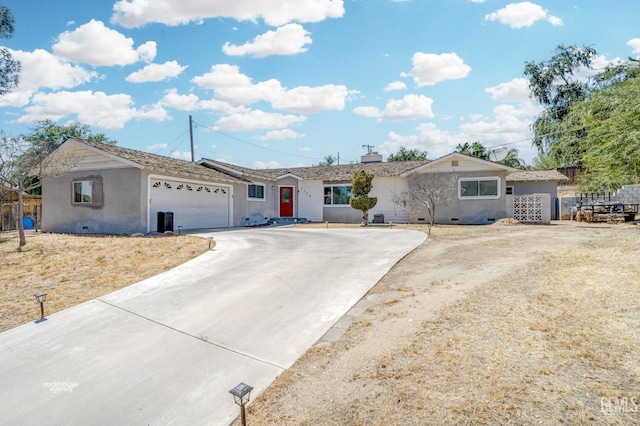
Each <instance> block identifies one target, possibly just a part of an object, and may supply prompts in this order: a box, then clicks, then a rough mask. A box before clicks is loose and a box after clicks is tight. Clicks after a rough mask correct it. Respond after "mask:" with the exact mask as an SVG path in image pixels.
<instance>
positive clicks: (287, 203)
mask: <svg viewBox="0 0 640 426" xmlns="http://www.w3.org/2000/svg"><path fill="white" fill-rule="evenodd" d="M280 217H293V186H281V187H280Z"/></svg>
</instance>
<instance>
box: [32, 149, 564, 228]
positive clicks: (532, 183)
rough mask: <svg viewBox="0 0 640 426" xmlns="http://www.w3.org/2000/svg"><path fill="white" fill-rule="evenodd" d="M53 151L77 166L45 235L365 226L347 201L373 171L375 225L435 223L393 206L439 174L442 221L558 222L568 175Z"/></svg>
mask: <svg viewBox="0 0 640 426" xmlns="http://www.w3.org/2000/svg"><path fill="white" fill-rule="evenodd" d="M51 155H52V156H60V157H61V158H63V157H64V158H67V160H66V163H68V164H70V166H68V167H67V169H66V171H65V173H61V174H58V175H56V176H51V177H49V178H46V179H44V180H43V190H42V194H43V196H42V200H43V201H42V203H43V211H42V229H43V231H50V232H70V233H134V232H141V233H147V232H155V231H161V230H162V229H164V227H163V225H167V223H166V220H167V218H168V217H169V215H167V212H170V213H171V222H172V223H171V225H172V227H173V228H174V231H175V230H177V229H178V227H182V229H194V228H223V227H232V226H243V225H252V224H259V223H264V221H265V219H267V218H274V217H280V218H305V219H307V220H309V221H314V222H325V221H327V222H347V223H349V222H350V223H358V222H359V221H360V220H361V212H360V211H357V210H354V209H352V208H351V207H350V205H349V198H350V196H351V179H352V177H353V175H354V174H355V173H356V172H358V171H360V170H365V171H367V172H368V173H372V174H373V175H374V180H373V189H372V191H371V193H370V196H372V197H377V198H378V203H377V205H376V206H375V208H374V209H372V210H371V211H370V212H369V218H370V220H372V219H373V218H374V217H378V218H384V221H385V222H394V223H408V222H412V223H422V222H424V221H428V218H427V216H426V213H424V212H412V213H411V214H410V213H409V212H408V211H407V210H406V209H405V208H403V207H402V206H399V205H397V204H395V203H394V201H393V200H394V195H396V194H401V193H403V192H406V191H410V189H411V188H410V186H411V185H410V181H411V178H415V177H420V176H426V175H428V174H432V173H441V174H452V175H455V177H456V182H457V187H456V188H455V190H454V192H455V193H454V194H452V201H451V202H450V203H449V204H448V205H447V206H446V207H441V208H439V209H438V211H437V214H436V223H459V224H484V223H491V222H493V221H495V220H498V219H501V218H506V217H516V216H517V215H521V216H522V213H523V212H524V213H526V214H529V216H526V217H525V216H522V218H523V219H525V220H528V221H536V222H548V220H549V219H551V218H555V201H554V200H555V198H556V189H555V188H556V186H557V182H558V181H559V180H563V179H566V177H564V176H563V175H561V174H560V173H558V172H555V171H548V172H539V171H521V170H517V169H514V168H511V167H507V166H503V165H501V164H498V163H494V162H491V161H485V160H481V159H478V158H474V157H469V156H467V155H463V154H459V153H453V154H449V155H447V156H444V157H441V158H439V159H437V160H433V161H429V160H422V161H404V162H389V163H385V162H382V156H381V155H379V154H376V153H373V154H369V155H365V156H363V157H362V161H361V163H357V164H347V165H336V166H313V167H295V168H282V169H265V170H255V169H250V168H246V167H241V166H236V165H233V164H228V163H224V162H220V161H215V160H210V159H202V160H200V161H198V162H197V163H194V162H189V161H185V160H178V159H173V158H169V157H165V156H161V155H156V154H150V153H146V152H142V151H137V150H133V149H129V148H123V147H118V146H115V145H105V144H100V143H96V142H91V141H86V140H81V139H76V138H69V139H67V140H66V141H65V142H64V143H63V144H62V145H61V146H60V147H59V148H58V149H57V150H56V151H55V152H54V153H53V154H51ZM68 158H72V159H73V161H71V162H69V161H68ZM536 194H537V195H536ZM522 197H525V198H522ZM526 197H529V198H526ZM531 197H533V198H531ZM523 203H524V204H523ZM532 206H533V207H532ZM541 211H542V213H540V212H541ZM531 212H534V214H533V215H531V214H530V213H531ZM527 218H529V219H527Z"/></svg>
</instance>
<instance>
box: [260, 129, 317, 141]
mask: <svg viewBox="0 0 640 426" xmlns="http://www.w3.org/2000/svg"><path fill="white" fill-rule="evenodd" d="M305 136H307V135H305V134H304V133H298V132H294V131H293V130H291V129H282V130H272V131H270V132H267V134H266V135H264V136H260V137H258V139H260V140H262V141H268V140H285V139H301V138H304V137H305Z"/></svg>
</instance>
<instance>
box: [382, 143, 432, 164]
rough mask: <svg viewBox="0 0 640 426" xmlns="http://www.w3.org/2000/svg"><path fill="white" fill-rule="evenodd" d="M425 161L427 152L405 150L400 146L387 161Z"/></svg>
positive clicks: (415, 149)
mask: <svg viewBox="0 0 640 426" xmlns="http://www.w3.org/2000/svg"><path fill="white" fill-rule="evenodd" d="M426 159H427V151H420V150H419V149H417V148H414V149H407V148H405V147H404V146H401V147H400V150H399V151H398V152H397V153H395V154H391V155H389V158H387V161H413V160H426Z"/></svg>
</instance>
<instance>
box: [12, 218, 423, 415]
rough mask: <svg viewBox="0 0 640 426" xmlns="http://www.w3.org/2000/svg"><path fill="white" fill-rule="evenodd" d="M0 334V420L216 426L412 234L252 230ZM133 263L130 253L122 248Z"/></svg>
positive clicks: (356, 295)
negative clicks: (238, 394) (238, 395)
mask: <svg viewBox="0 0 640 426" xmlns="http://www.w3.org/2000/svg"><path fill="white" fill-rule="evenodd" d="M200 235H203V236H209V235H212V236H214V238H215V239H216V242H217V246H216V248H215V249H214V250H213V251H210V252H208V253H206V254H204V255H202V256H200V257H198V258H196V259H194V260H192V261H190V262H187V263H185V264H184V265H181V266H179V267H177V268H175V269H173V270H171V271H167V272H165V273H162V274H160V275H158V276H156V277H153V278H150V279H147V280H145V281H142V282H140V283H138V284H135V285H132V286H130V287H127V288H124V289H122V290H119V291H116V292H114V293H111V294H108V295H106V296H103V297H100V298H98V299H95V300H92V301H89V302H86V303H83V304H81V305H78V306H76V307H73V308H70V309H67V310H64V311H62V312H58V313H56V314H53V315H50V316H49V317H48V318H47V320H46V321H43V322H40V323H37V324H36V323H29V324H25V325H23V326H20V327H16V328H14V329H11V330H9V331H6V332H4V333H1V334H0V423H2V424H11V425H23V424H29V425H50V424H92V425H112V424H163V425H164V424H176V425H182V424H191V425H225V424H229V423H230V422H231V421H232V420H233V419H234V418H235V416H237V414H238V407H237V406H235V405H234V403H233V398H232V396H231V395H230V394H229V393H228V391H229V389H231V388H233V387H234V386H235V385H237V384H238V383H240V382H245V383H248V384H250V385H251V386H253V387H254V388H255V390H254V393H253V394H252V398H254V397H255V396H256V395H257V394H259V393H260V392H261V391H262V390H264V389H265V388H266V387H267V386H269V384H270V383H271V382H272V381H273V380H274V379H275V378H276V377H277V376H278V375H279V374H280V373H281V372H282V371H283V370H285V369H287V368H288V367H289V366H291V365H292V364H293V363H294V362H295V361H296V359H298V358H299V357H300V356H301V355H302V354H303V353H304V352H305V351H306V350H307V349H308V348H309V347H310V346H312V345H313V344H314V343H315V342H316V341H317V340H318V339H319V338H321V337H322V336H323V335H324V334H325V333H326V332H327V330H329V329H330V328H331V327H332V326H333V325H334V324H335V323H336V322H337V321H338V320H339V319H340V318H341V317H342V316H343V315H344V314H345V313H346V312H347V311H348V310H349V308H351V307H352V306H353V305H354V304H355V303H356V302H357V301H358V300H359V299H360V298H361V297H362V296H363V295H364V294H365V293H366V292H367V291H368V290H369V289H370V288H371V287H372V286H373V285H375V284H376V283H377V282H378V280H379V279H380V278H382V276H384V274H386V273H387V272H388V271H389V269H390V268H391V267H392V266H393V265H394V264H395V263H396V262H397V261H398V260H400V259H401V258H402V257H403V256H404V255H406V254H407V253H408V252H409V251H411V250H412V249H414V248H415V247H417V246H418V245H419V244H421V243H422V242H424V240H425V235H424V234H423V233H420V232H415V231H404V230H391V229H296V228H258V229H246V230H245V229H243V230H231V231H224V232H215V233H211V234H208V233H202V234H200ZM132 261H135V259H132Z"/></svg>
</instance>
